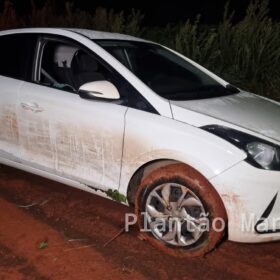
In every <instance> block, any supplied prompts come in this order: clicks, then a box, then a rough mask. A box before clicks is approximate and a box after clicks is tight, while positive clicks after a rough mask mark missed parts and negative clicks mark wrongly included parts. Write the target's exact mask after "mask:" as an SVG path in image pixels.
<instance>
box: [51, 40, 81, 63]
mask: <svg viewBox="0 0 280 280" xmlns="http://www.w3.org/2000/svg"><path fill="white" fill-rule="evenodd" d="M76 52H77V48H75V47H71V46H67V45H59V46H57V47H56V48H55V50H54V63H55V64H57V66H58V67H67V68H70V66H71V62H72V59H73V56H74V54H75V53H76Z"/></svg>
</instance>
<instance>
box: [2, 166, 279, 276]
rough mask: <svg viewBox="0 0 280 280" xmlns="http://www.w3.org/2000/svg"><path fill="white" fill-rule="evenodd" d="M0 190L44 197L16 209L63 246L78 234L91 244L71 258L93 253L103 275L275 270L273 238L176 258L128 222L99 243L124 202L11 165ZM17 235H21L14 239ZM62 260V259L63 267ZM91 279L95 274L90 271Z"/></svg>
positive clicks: (16, 200)
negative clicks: (112, 271)
mask: <svg viewBox="0 0 280 280" xmlns="http://www.w3.org/2000/svg"><path fill="white" fill-rule="evenodd" d="M0 196H1V197H2V198H5V200H8V201H10V202H12V203H13V204H14V205H13V207H14V208H16V206H15V204H23V205H28V204H32V203H34V202H37V203H39V204H40V203H41V202H46V203H45V204H44V205H42V206H38V205H35V206H33V207H30V208H27V209H25V210H19V209H17V208H16V209H17V210H18V211H20V212H22V213H24V214H25V215H27V216H30V218H32V219H34V220H35V224H36V223H38V224H40V225H41V226H42V224H43V225H44V226H47V227H48V228H49V229H51V230H53V231H54V232H55V233H56V234H57V235H58V236H60V238H61V239H62V240H63V241H64V242H65V243H66V245H68V246H69V244H67V238H83V239H87V242H88V243H90V244H94V246H93V247H91V248H88V249H86V250H84V249H82V250H78V251H76V255H77V259H78V260H77V262H79V263H80V265H81V267H82V269H84V267H85V266H86V264H87V265H88V266H90V264H89V263H87V262H86V263H83V262H82V261H81V260H83V259H85V258H86V255H87V254H88V252H91V253H93V254H97V255H98V256H99V257H102V258H103V259H104V260H106V262H108V264H110V265H109V269H107V267H106V264H104V263H102V262H101V263H99V268H100V267H102V266H103V274H104V275H107V273H110V268H111V267H114V269H116V271H117V272H121V273H120V275H122V276H123V277H125V276H129V277H130V278H131V277H133V278H134V279H139V278H137V277H140V278H141V277H146V278H159V279H170V278H173V279H204V278H208V279H225V278H226V279H238V278H239V279H252V277H253V278H254V279H261V278H262V277H265V278H267V277H269V278H270V279H276V278H275V276H277V273H279V272H280V269H279V265H278V264H279V252H280V251H279V250H280V245H279V243H276V244H263V245H262V244H260V245H245V244H236V243H231V242H225V243H224V244H222V246H220V247H219V248H218V249H217V250H215V251H214V252H213V253H211V254H209V255H207V256H206V257H205V258H196V259H188V260H180V259H179V260H178V259H174V258H172V257H169V256H166V255H163V254H162V253H161V252H159V251H157V250H155V249H154V248H152V247H151V246H150V245H149V244H147V243H146V242H143V241H141V240H139V239H138V238H137V235H138V233H137V231H136V229H135V228H134V229H133V231H132V232H129V233H126V234H123V235H121V236H119V237H118V238H117V239H116V240H114V241H113V242H112V243H111V244H109V245H108V246H107V247H105V248H104V247H103V244H104V243H106V242H107V241H108V240H109V239H111V237H112V236H114V235H115V234H116V233H117V232H118V231H119V230H120V229H121V228H122V226H123V221H124V214H125V213H126V212H130V211H131V210H130V209H129V208H127V207H124V206H122V205H119V204H117V203H114V202H112V201H109V200H106V199H103V198H99V197H97V196H95V195H91V194H88V193H85V192H82V191H79V190H75V189H72V188H71V187H67V186H64V185H61V184H58V183H55V182H52V181H49V180H45V179H42V178H40V177H37V176H34V175H30V174H27V173H24V172H21V171H18V170H15V169H12V168H8V167H1V169H0ZM0 211H1V204H0ZM33 230H34V229H32V231H33ZM0 233H1V231H0ZM45 237H47V236H46V235H45ZM0 241H1V238H0ZM23 241H24V240H22V239H21V240H20V244H21V243H22V242H23ZM4 244H5V245H7V244H6V243H4ZM33 245H34V244H33ZM81 245H83V244H81ZM71 246H72V245H71ZM49 250H54V252H56V250H58V248H56V249H55V248H52V247H51V244H50V248H47V249H46V251H45V252H47V251H49ZM274 254H275V255H274ZM273 262H274V264H273ZM32 264H33V265H34V266H35V264H36V265H38V260H33V261H32ZM261 264H262V265H261ZM68 265H69V264H67V265H66V264H65V267H66V268H65V269H66V270H67V269H68ZM76 269H78V268H77V266H76ZM54 270H55V268H54ZM92 273H93V272H92ZM92 275H95V274H92ZM136 276H137V277H136ZM64 278H65V277H64ZM51 279H55V278H51ZM95 279H98V278H97V277H96V275H95Z"/></svg>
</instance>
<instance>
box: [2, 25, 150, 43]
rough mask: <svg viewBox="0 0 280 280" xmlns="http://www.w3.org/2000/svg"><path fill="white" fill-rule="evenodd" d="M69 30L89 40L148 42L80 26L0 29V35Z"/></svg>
mask: <svg viewBox="0 0 280 280" xmlns="http://www.w3.org/2000/svg"><path fill="white" fill-rule="evenodd" d="M58 30H60V31H63V30H65V31H70V32H74V33H78V34H80V35H83V36H85V37H87V38H89V39H91V40H124V41H138V42H148V41H146V40H144V39H141V38H137V37H134V36H130V35H126V34H120V33H112V32H103V31H96V30H91V29H82V28H21V29H11V30H5V31H1V32H0V35H4V34H19V33H22V34H24V33H28V32H32V33H33V32H38V33H40V32H42V33H46V32H50V33H53V32H54V33H55V31H58Z"/></svg>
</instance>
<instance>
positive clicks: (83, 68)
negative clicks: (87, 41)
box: [71, 50, 98, 73]
mask: <svg viewBox="0 0 280 280" xmlns="http://www.w3.org/2000/svg"><path fill="white" fill-rule="evenodd" d="M71 68H72V70H73V72H74V73H79V72H96V71H97V70H98V64H97V62H96V60H95V59H94V58H93V57H91V56H90V55H88V54H86V53H85V52H83V51H80V50H78V51H77V52H76V53H75V55H74V57H73V60H72V63H71Z"/></svg>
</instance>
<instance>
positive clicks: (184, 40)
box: [0, 0, 280, 100]
mask: <svg viewBox="0 0 280 280" xmlns="http://www.w3.org/2000/svg"><path fill="white" fill-rule="evenodd" d="M51 3H52V2H47V4H45V6H43V7H36V6H35V5H34V4H33V3H32V10H31V13H30V14H28V15H18V14H17V13H16V11H15V9H14V8H13V5H12V2H11V0H6V1H5V5H4V9H3V11H2V12H0V29H7V28H15V27H30V26H34V27H35V26H40V27H42V26H56V27H59V26H64V27H65V26H67V27H71V26H72V27H81V28H90V29H95V30H106V31H112V32H121V33H126V34H131V35H136V36H142V37H144V38H147V39H150V40H153V41H157V42H160V43H163V44H165V45H167V46H169V47H171V48H174V49H176V50H177V51H179V52H181V53H183V54H185V55H186V56H188V57H190V58H191V59H193V60H195V61H196V62H198V63H200V64H202V65H204V66H205V67H206V68H208V69H210V70H211V71H213V72H214V73H216V74H218V75H220V76H221V77H223V78H224V79H226V80H227V81H229V82H231V83H232V84H235V85H237V86H239V87H241V88H243V89H246V90H249V91H252V92H255V93H258V94H261V95H263V96H267V97H270V98H274V99H277V100H280V24H279V23H278V22H274V21H273V20H272V19H271V18H270V17H269V14H268V12H269V11H268V0H255V1H253V2H252V3H251V4H250V5H249V7H248V9H247V13H246V16H245V17H244V19H243V20H241V21H240V22H238V23H237V24H233V23H232V16H233V13H230V12H229V9H228V5H227V6H226V7H225V14H224V18H223V19H222V21H221V23H220V24H218V25H217V26H214V27H213V26H205V25H202V24H201V23H200V18H199V16H198V17H197V20H196V21H195V22H190V21H187V22H186V23H184V24H178V25H176V26H172V25H167V26H166V27H149V28H148V27H144V26H143V24H142V19H143V15H142V14H141V13H140V12H139V11H135V10H132V11H131V13H129V14H128V15H127V14H125V13H124V12H120V13H116V12H114V11H112V10H106V9H103V8H97V9H96V10H95V11H94V12H93V13H91V12H88V11H82V10H79V9H76V8H75V7H74V6H73V4H71V3H70V2H68V3H66V4H65V8H64V10H63V11H58V9H56V6H55V4H51Z"/></svg>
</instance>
